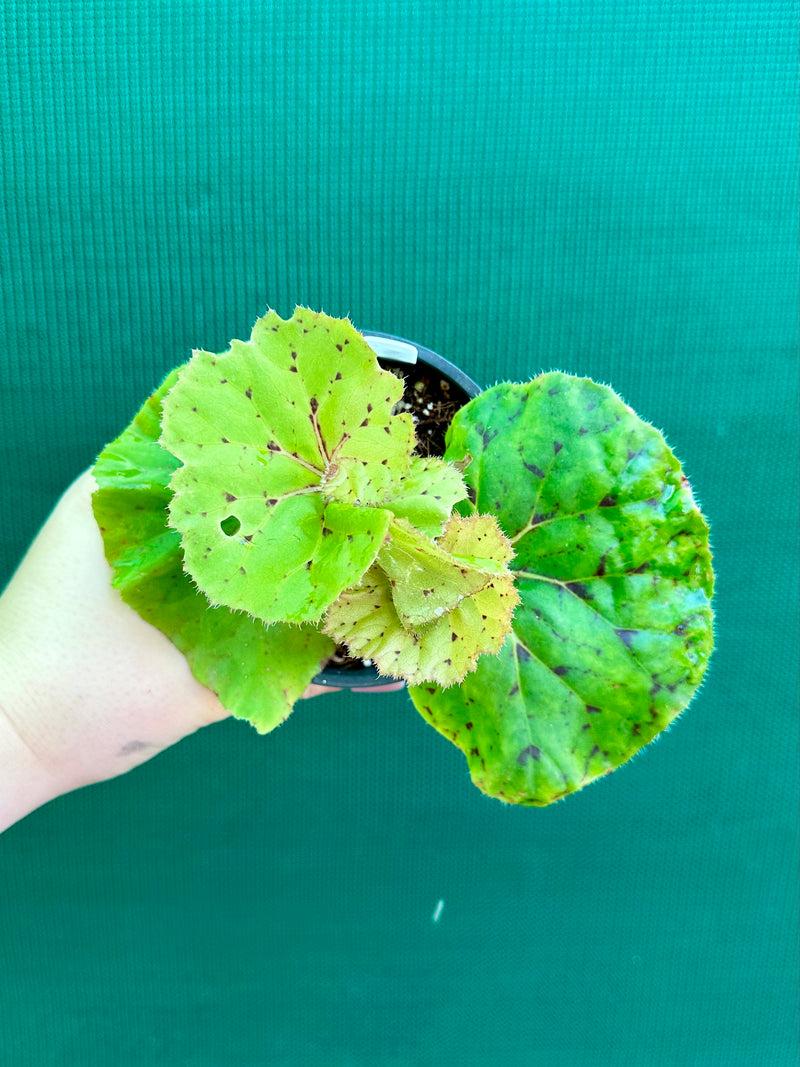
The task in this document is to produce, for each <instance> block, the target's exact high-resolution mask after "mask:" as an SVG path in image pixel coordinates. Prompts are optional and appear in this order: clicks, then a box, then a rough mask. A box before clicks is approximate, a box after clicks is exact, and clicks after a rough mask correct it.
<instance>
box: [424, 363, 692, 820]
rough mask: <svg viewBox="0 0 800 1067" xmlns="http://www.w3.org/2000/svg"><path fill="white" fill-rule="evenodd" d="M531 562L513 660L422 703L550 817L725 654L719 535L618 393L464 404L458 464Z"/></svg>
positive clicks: (476, 776)
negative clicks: (717, 633)
mask: <svg viewBox="0 0 800 1067" xmlns="http://www.w3.org/2000/svg"><path fill="white" fill-rule="evenodd" d="M467 454H471V456H472V457H473V461H472V463H471V464H470V465H469V467H468V468H467V470H466V473H465V477H466V480H467V483H468V484H469V485H470V486H471V488H472V489H473V491H474V494H475V507H476V508H477V510H478V511H487V512H489V511H490V512H493V513H494V514H495V515H496V516H497V518H498V520H499V523H500V526H501V527H502V529H503V530H504V532H505V533H506V535H507V536H508V537H509V539H510V541H511V543H512V545H513V547H514V551H515V553H516V556H515V558H514V560H513V562H512V563H511V567H512V570H513V572H514V574H515V580H516V586H517V589H518V591H519V595H520V597H521V604H520V606H519V608H518V609H517V610H516V612H515V615H514V619H513V622H512V632H511V633H510V634H509V636H508V638H507V639H506V642H505V644H504V646H503V648H502V650H501V651H500V654H499V655H498V656H483V657H481V659H480V660H479V661H478V664H477V669H476V670H475V672H474V673H471V674H469V675H468V676H467V677H466V678H465V679H464V681H463V682H462V683H461V684H460V685H458V686H455V687H452V688H449V689H443V688H440V687H438V686H436V685H423V686H417V687H414V688H412V689H411V690H410V692H411V697H412V700H413V701H414V703H415V705H416V706H417V708H418V710H419V711H420V712H421V713H422V715H423V716H424V717H425V718H426V719H427V720H428V721H429V722H430V723H431V724H432V725H433V726H434V727H435V728H436V729H437V730H439V731H440V732H441V733H442V734H444V735H445V736H446V737H448V738H450V740H452V741H453V742H454V743H455V744H456V745H457V746H458V747H459V748H461V749H462V751H463V752H464V753H465V755H466V757H467V761H468V765H469V768H470V773H471V775H472V778H473V781H474V782H475V784H476V785H477V786H478V788H479V789H481V790H483V791H484V792H485V793H487V794H489V795H491V796H495V797H498V798H500V799H501V800H504V801H507V802H511V803H517V804H535V805H542V804H548V803H550V802H552V801H553V800H556V799H558V798H559V797H561V796H564V795H566V794H568V793H570V792H573V791H574V790H576V789H580V788H581V787H582V786H584V785H585V784H587V783H588V782H590V781H592V780H594V779H595V778H597V777H598V776H600V775H602V774H605V773H608V772H609V771H611V770H613V769H614V768H616V767H617V766H619V765H620V764H621V763H623V762H625V761H626V760H627V759H629V758H630V757H631V756H632V755H633V754H634V753H635V752H637V751H638V750H639V749H640V748H641V747H642V746H643V745H645V744H647V742H649V741H650V740H652V738H653V737H655V736H656V735H657V734H658V733H659V732H660V731H661V730H663V729H665V728H666V727H667V726H668V725H669V724H670V722H672V721H673V719H674V718H675V717H676V716H677V715H678V714H680V712H681V711H682V710H683V709H684V708H685V707H686V706H687V705H688V703H689V702H690V700H691V699H692V696H693V694H694V693H695V691H696V690H697V688H698V686H699V685H700V683H701V680H702V678H703V674H704V671H705V669H706V666H707V664H708V660H709V657H710V655H711V651H712V648H713V615H712V610H711V603H710V602H711V597H712V592H713V570H712V565H711V553H710V549H709V543H708V525H707V523H706V521H705V519H704V517H703V515H702V514H701V512H700V510H699V508H698V507H697V504H696V503H695V500H694V498H693V495H692V492H691V489H690V486H689V483H688V481H687V479H686V478H685V476H684V475H683V473H682V471H681V467H680V464H679V462H678V460H677V459H676V458H675V456H674V455H673V454H672V452H671V451H670V449H669V448H668V446H667V444H666V442H665V441H664V438H663V437H662V435H661V434H660V433H659V431H658V430H656V429H655V428H654V427H653V426H651V425H649V424H648V423H646V422H644V421H643V420H642V419H641V418H639V416H638V415H636V413H635V412H634V411H633V410H632V409H631V408H630V407H628V406H627V405H626V404H625V403H624V402H623V401H622V400H621V399H620V398H619V397H618V396H617V395H616V394H615V393H614V392H613V391H612V390H611V389H609V388H608V387H606V386H603V385H598V384H597V383H595V382H592V381H590V380H589V379H585V378H576V377H573V376H571V375H567V374H563V373H560V372H551V373H548V374H543V375H541V376H540V377H539V378H536V379H534V380H533V381H531V382H529V383H527V384H523V385H510V384H502V385H498V386H495V387H494V388H492V389H489V390H487V391H486V392H485V393H483V394H481V395H480V396H479V397H477V398H475V399H473V400H472V401H470V403H469V404H468V405H466V407H464V408H462V409H461V410H460V411H459V412H458V413H457V415H456V416H455V419H454V420H453V424H452V426H451V428H450V431H449V434H448V447H447V452H446V454H445V457H446V458H447V459H448V460H451V461H455V462H457V461H458V460H460V459H462V458H463V457H464V456H465V455H467Z"/></svg>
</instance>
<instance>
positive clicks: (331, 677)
mask: <svg viewBox="0 0 800 1067" xmlns="http://www.w3.org/2000/svg"><path fill="white" fill-rule="evenodd" d="M362 336H363V337H364V340H365V341H366V342H367V343H368V344H369V346H370V347H371V348H372V349H374V351H375V354H376V355H377V357H378V362H379V363H380V364H381V366H382V367H386V368H387V369H392V370H395V369H398V370H400V371H401V372H402V373H403V374H406V375H409V376H410V375H411V374H413V369H414V367H422V368H425V369H427V370H432V371H435V372H436V373H437V374H438V375H439V376H440V377H441V378H444V379H445V380H446V381H448V382H449V383H450V396H451V398H452V399H453V400H456V401H457V402H458V403H459V406H460V407H463V405H464V404H466V403H467V401H468V400H471V399H472V397H474V396H477V395H478V393H480V392H481V388H480V386H479V385H478V384H477V383H476V382H474V381H473V380H472V378H470V377H468V375H466V374H465V373H464V372H463V371H462V370H460V369H459V368H458V367H456V366H455V364H453V363H450V361H449V360H446V359H444V357H443V356H440V355H439V354H438V353H436V352H432V351H431V349H430V348H425V347H424V346H423V345H418V344H417V343H416V342H415V341H407V340H406V339H405V338H404V337H396V336H395V335H394V334H391V333H376V332H374V331H372V330H367V331H362ZM313 681H314V683H315V684H316V685H329V686H331V687H334V686H335V687H336V688H339V689H362V688H364V687H365V686H372V685H388V684H389V683H391V682H396V681H397V679H396V678H387V677H386V676H385V675H383V674H380V673H379V671H378V669H377V668H376V667H375V666H374V664H372V663H370V662H366V663H363V662H362V661H361V660H358V661H356V664H355V665H354V664H349V665H347V666H341V667H340V666H333V665H330V664H329V665H328V666H326V667H325V668H324V670H322V671H320V673H319V674H318V675H317V676H316V677H315V678H314V679H313Z"/></svg>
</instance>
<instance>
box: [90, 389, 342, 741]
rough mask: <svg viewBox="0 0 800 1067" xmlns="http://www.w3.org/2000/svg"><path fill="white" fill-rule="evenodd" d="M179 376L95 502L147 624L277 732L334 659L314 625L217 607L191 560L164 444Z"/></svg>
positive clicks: (117, 447) (110, 464)
mask: <svg viewBox="0 0 800 1067" xmlns="http://www.w3.org/2000/svg"><path fill="white" fill-rule="evenodd" d="M177 374H178V371H177V370H175V371H172V373H171V374H169V375H168V376H167V378H166V379H165V380H164V382H163V383H162V385H161V387H160V388H159V389H157V390H156V391H155V392H154V393H153V395H152V396H151V397H150V398H149V399H148V400H147V401H146V402H145V404H144V405H143V407H142V408H141V410H140V411H139V412H138V413H137V415H136V417H135V418H134V420H133V421H132V423H131V424H130V426H128V427H127V429H125V430H124V431H123V433H122V434H121V435H120V436H119V437H118V438H117V439H116V440H115V441H113V442H112V443H111V444H109V445H108V446H107V447H106V448H105V449H104V450H103V452H101V454H100V456H99V457H98V459H97V461H96V463H95V465H94V468H93V471H92V473H93V476H94V478H95V481H96V482H97V486H98V488H97V489H96V490H95V492H94V493H93V496H92V507H93V510H94V515H95V518H96V520H97V523H98V525H99V527H100V532H101V535H102V538H103V545H104V550H105V555H106V558H107V560H108V562H109V564H110V566H111V568H112V578H111V580H112V584H113V586H114V587H115V588H116V589H117V590H118V591H119V593H120V595H121V596H122V599H123V600H124V601H125V603H126V604H128V605H129V606H130V607H131V608H133V609H134V610H135V611H137V612H138V613H139V615H141V617H142V618H143V619H145V621H147V622H149V623H150V624H151V625H153V626H155V627H156V628H157V629H159V630H161V632H162V633H164V634H165V635H166V636H167V637H168V638H169V639H170V640H171V641H172V642H173V644H175V645H176V646H177V648H178V649H180V651H181V652H182V653H183V654H184V656H185V657H186V660H187V662H188V664H189V667H190V669H191V671H192V673H193V675H194V676H195V678H196V679H197V680H198V681H199V682H200V683H201V684H202V685H205V686H206V687H207V688H209V689H211V690H212V691H213V692H215V693H216V694H217V696H218V697H219V699H220V702H221V704H222V705H223V707H225V708H226V709H227V710H229V711H230V712H231V713H232V714H233V715H236V716H238V717H240V718H244V719H248V720H249V721H250V722H251V723H252V724H253V725H254V726H255V727H256V729H257V730H258V731H259V732H260V733H265V732H267V731H268V730H272V729H274V727H276V726H278V725H279V724H280V723H281V722H283V721H284V720H285V719H286V717H287V716H288V715H289V713H290V712H291V710H292V707H293V705H294V703H295V701H296V700H297V699H298V698H299V697H300V696H301V695H302V694H303V692H304V690H305V689H306V686H307V685H308V683H309V682H310V681H311V679H312V678H313V677H314V675H315V674H316V673H317V671H318V670H319V669H320V667H321V665H322V664H324V663H325V661H326V660H327V659H328V658H329V657H330V655H331V653H332V652H333V649H334V645H333V642H332V641H331V639H330V638H329V637H326V636H325V635H324V634H321V633H319V632H318V631H317V630H315V629H314V628H313V627H311V626H308V625H305V626H290V625H288V624H283V623H276V624H275V625H273V626H270V627H266V626H265V625H264V624H263V623H261V622H260V621H258V620H256V619H253V618H250V617H249V616H247V615H245V614H243V613H242V612H238V611H231V610H230V609H229V608H226V607H212V606H211V605H210V604H209V602H208V600H207V599H206V597H205V596H204V595H203V594H202V593H201V592H200V591H199V590H198V589H197V588H196V586H195V585H194V583H193V582H192V580H191V578H190V577H189V575H188V574H186V573H185V571H184V567H183V555H182V552H181V546H180V535H179V534H178V533H177V531H176V530H173V529H172V528H171V527H170V526H169V525H168V523H167V513H168V512H167V509H168V505H169V502H170V498H171V495H172V493H171V490H170V488H169V481H170V477H171V475H172V473H173V471H174V470H175V469H176V467H177V466H178V460H177V459H175V458H174V457H173V456H171V455H170V453H169V452H167V451H166V450H165V449H163V448H162V447H161V446H160V445H159V444H158V438H159V434H160V432H161V425H160V423H161V405H162V400H163V397H164V395H165V394H166V393H167V392H168V391H169V389H170V388H171V387H172V385H174V383H175V381H176V378H177Z"/></svg>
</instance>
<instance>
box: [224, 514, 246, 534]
mask: <svg viewBox="0 0 800 1067" xmlns="http://www.w3.org/2000/svg"><path fill="white" fill-rule="evenodd" d="M219 528H220V530H222V532H223V533H224V534H225V536H226V537H233V535H234V534H236V533H238V532H239V530H241V528H242V524H241V523H240V522H239V520H238V519H237V518H236V516H235V515H228V517H227V518H225V519H223V520H222V522H221V523H220V524H219Z"/></svg>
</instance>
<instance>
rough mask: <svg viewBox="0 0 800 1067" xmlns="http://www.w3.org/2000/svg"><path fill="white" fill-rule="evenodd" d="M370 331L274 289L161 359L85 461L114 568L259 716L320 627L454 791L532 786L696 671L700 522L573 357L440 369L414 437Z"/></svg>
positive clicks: (707, 570) (674, 702)
mask: <svg viewBox="0 0 800 1067" xmlns="http://www.w3.org/2000/svg"><path fill="white" fill-rule="evenodd" d="M381 337H382V338H383V340H384V344H383V351H382V352H381V358H382V359H383V361H384V364H385V366H384V367H382V366H381V365H380V363H379V362H378V355H377V354H376V349H377V350H378V351H381V347H382V346H381V344H380V339H381ZM370 338H371V340H372V344H370V343H368V341H369V339H370ZM387 342H389V343H388V344H387ZM392 342H393V343H394V345H395V348H394V355H395V357H396V356H397V355H398V354H400V355H402V352H401V348H400V346H402V344H403V342H402V341H399V340H398V339H396V338H391V337H389V336H388V335H379V334H373V335H367V336H366V337H365V336H364V335H362V334H361V333H359V332H358V331H357V330H356V329H355V327H354V326H353V324H352V323H351V322H350V321H349V320H348V319H335V318H332V317H330V316H328V315H325V314H324V313H322V312H314V311H311V310H309V309H307V308H300V307H298V308H296V309H295V312H294V314H293V315H292V317H291V318H290V319H288V320H283V319H281V318H280V317H279V316H278V315H277V314H276V313H275V312H274V311H269V312H268V313H267V314H266V315H265V316H264V317H263V318H260V319H259V320H258V321H257V322H256V324H255V326H254V327H253V331H252V334H251V337H250V340H249V341H238V340H235V341H232V342H231V345H230V349H229V350H228V351H227V352H224V353H221V354H214V353H210V352H205V351H195V352H194V354H193V355H192V357H191V359H190V360H189V361H188V362H187V363H185V364H183V365H181V366H179V367H177V368H176V369H175V370H173V371H172V372H171V373H170V374H169V375H168V376H167V377H166V379H165V380H164V382H163V383H162V384H161V386H160V387H159V388H158V389H157V390H156V391H155V392H154V393H153V394H152V396H151V397H150V398H149V399H148V400H147V401H146V403H145V404H144V406H143V407H142V409H141V410H140V411H139V412H138V414H137V415H136V417H135V418H134V420H133V422H132V423H131V424H130V426H128V427H127V429H126V430H125V431H124V432H123V433H122V434H121V435H120V436H119V437H118V438H117V439H116V440H115V441H113V442H112V443H111V444H109V445H108V446H107V447H106V448H105V449H104V450H103V452H102V453H101V454H100V456H99V457H98V459H97V462H96V463H95V466H94V476H95V479H96V481H97V485H98V488H97V490H96V491H95V493H94V495H93V508H94V514H95V517H96V520H97V522H98V525H99V527H100V529H101V532H102V535H103V540H104V546H105V552H106V557H107V559H108V561H109V563H110V564H111V567H112V572H113V579H112V580H113V583H114V585H115V587H116V588H117V589H118V590H119V592H120V594H121V595H122V597H123V599H124V600H125V601H126V602H127V603H128V604H130V605H131V606H132V607H133V608H134V609H135V610H136V611H138V612H139V614H140V615H141V616H142V617H143V618H145V619H146V620H147V621H149V622H151V623H152V624H153V625H154V626H156V627H158V628H159V629H160V630H161V631H163V632H164V633H165V634H166V635H167V636H168V637H169V638H170V639H171V640H172V641H173V642H174V644H175V645H176V646H177V647H178V648H179V649H180V650H181V652H182V653H183V654H184V655H185V657H186V659H187V661H188V663H189V666H190V668H191V670H192V672H193V674H194V675H195V677H196V678H197V679H198V681H200V682H201V683H202V684H203V685H205V686H207V687H208V688H210V689H212V690H213V691H214V692H215V693H216V694H217V695H218V696H219V699H220V701H221V703H222V704H223V706H224V707H226V708H227V709H228V710H230V711H231V712H232V713H233V714H234V715H235V716H238V717H240V718H243V719H247V720H249V721H250V722H251V723H252V724H253V725H254V726H255V727H256V729H257V730H258V731H259V732H261V733H266V732H267V731H269V730H272V729H273V728H274V727H276V726H277V725H279V724H280V723H281V722H283V721H284V720H285V719H286V717H287V716H288V715H289V713H290V712H291V711H292V708H293V706H294V704H295V702H296V701H297V700H298V699H299V697H300V696H301V695H302V693H303V692H304V691H305V689H306V687H307V685H308V684H309V682H310V681H311V680H312V679H314V678H315V677H317V678H319V677H320V673H319V672H320V671H321V670H322V669H324V668H325V665H326V664H328V663H329V662H330V661H331V659H332V657H333V656H334V655H335V653H336V652H337V649H338V650H339V651H341V650H344V651H345V652H346V653H347V654H348V655H349V657H350V658H351V659H353V660H356V661H359V660H360V661H362V662H367V663H373V664H374V665H375V667H376V668H377V670H378V671H379V672H380V674H381V675H382V676H386V677H389V678H402V679H404V680H405V681H406V683H407V685H408V692H409V695H410V697H411V700H412V702H413V704H414V705H415V707H416V708H417V710H418V711H419V712H420V713H421V714H422V716H423V717H424V718H425V719H426V720H427V721H428V722H429V723H430V724H431V725H433V726H434V727H435V728H436V729H437V730H438V731H439V732H440V733H442V734H443V735H444V736H445V737H447V738H449V739H450V740H451V741H453V742H454V743H455V744H456V745H457V746H458V747H459V748H460V749H461V750H462V751H463V752H464V754H465V756H466V758H467V761H468V765H469V769H470V773H471V775H472V779H473V782H474V783H475V785H476V786H478V788H479V789H481V790H482V791H483V792H485V793H487V794H488V795H490V796H494V797H497V798H498V799H500V800H503V801H506V802H509V803H516V804H527V805H543V804H548V803H550V802H552V801H553V800H556V799H558V798H559V797H562V796H565V795H566V794H568V793H571V792H573V791H575V790H576V789H579V788H581V787H582V786H583V785H585V784H587V783H588V782H590V781H592V780H594V779H595V778H597V777H599V776H600V775H603V774H605V773H608V772H609V771H611V770H613V769H615V768H616V767H617V766H619V765H620V764H621V763H623V762H624V761H625V760H627V759H629V758H630V757H631V756H632V755H633V754H634V753H635V752H636V751H638V750H639V749H640V748H641V747H642V746H643V745H645V744H647V742H649V741H650V740H652V738H653V737H655V736H656V734H658V733H659V732H660V731H661V730H663V729H664V728H665V727H666V726H668V725H669V723H670V722H672V721H673V719H674V718H675V717H676V716H677V715H678V714H679V713H680V712H681V711H682V710H683V709H684V708H685V707H686V706H687V705H688V703H689V701H690V700H691V698H692V696H693V695H694V693H695V691H696V690H697V688H698V686H699V685H700V683H701V680H702V677H703V674H704V672H705V669H706V666H707V663H708V660H709V657H710V655H711V651H712V648H713V615H712V609H711V597H712V592H713V577H714V576H713V570H712V565H711V553H710V549H709V530H708V525H707V523H706V521H705V519H704V517H703V515H702V513H701V512H700V509H699V508H698V506H697V504H696V502H695V500H694V498H693V495H692V491H691V488H690V486H689V483H688V481H687V479H686V477H685V476H684V474H683V472H682V470H681V467H680V464H679V462H678V460H677V459H676V458H675V456H674V455H673V453H672V452H671V450H670V449H669V448H668V446H667V444H666V442H665V440H664V438H663V436H662V435H661V433H660V432H659V431H658V430H656V429H655V428H654V427H653V426H651V425H650V424H648V423H646V422H644V421H643V420H642V419H641V418H639V416H638V415H636V414H635V412H634V411H633V410H632V409H631V408H629V407H628V406H627V405H626V404H625V403H624V402H623V401H622V400H621V399H620V397H619V396H617V394H616V393H614V392H613V391H612V390H611V389H610V388H609V387H608V386H605V385H601V384H598V383H596V382H594V381H591V380H590V379H588V378H578V377H575V376H572V375H569V374H565V373H562V372H559V371H552V372H548V373H545V374H541V375H539V376H538V377H536V378H533V379H532V380H531V381H528V382H525V383H521V384H515V383H500V384H497V385H495V386H493V387H492V388H490V389H487V390H485V391H483V392H478V393H477V395H472V398H471V399H467V400H466V402H463V401H464V400H465V398H466V397H467V396H469V395H471V394H473V393H475V387H474V383H470V382H469V380H468V379H466V380H465V381H464V380H461V381H460V382H457V381H456V380H455V379H454V378H453V377H452V376H451V377H450V378H449V379H447V380H448V381H449V382H450V386H448V388H450V387H451V386H453V385H456V386H457V387H458V388H459V389H461V390H463V391H464V395H463V396H460V397H459V399H458V403H456V404H454V405H453V412H452V419H451V422H450V425H449V427H448V429H447V432H446V437H445V440H444V452H443V455H437V454H436V449H433V450H430V449H425V448H424V447H423V445H424V442H423V441H422V440H421V435H420V433H419V430H420V426H419V418H418V417H417V419H416V420H415V418H414V415H413V411H412V408H413V405H412V404H411V403H410V402H409V397H410V396H411V394H410V393H409V391H408V390H409V388H410V389H411V390H412V391H413V387H414V379H415V374H414V370H415V368H414V366H413V364H410V365H409V366H410V373H409V374H407V375H404V373H403V370H404V368H403V366H402V362H403V361H402V359H401V360H400V366H399V367H398V366H392V362H393V361H392V358H391V352H388V349H390V348H391V343H392ZM413 347H417V348H418V350H419V346H409V348H413ZM387 353H388V354H387ZM395 362H397V361H396V360H395ZM438 369H442V368H441V367H439V368H437V370H438ZM457 377H458V372H457V373H456V378H457ZM404 379H405V380H404ZM409 382H410V383H411V384H410V385H409ZM465 385H466V389H465V388H464V387H465ZM404 396H405V399H404ZM459 405H460V406H459ZM424 410H425V409H423V411H424ZM373 684H374V677H373Z"/></svg>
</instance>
